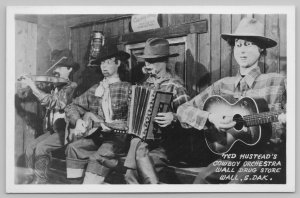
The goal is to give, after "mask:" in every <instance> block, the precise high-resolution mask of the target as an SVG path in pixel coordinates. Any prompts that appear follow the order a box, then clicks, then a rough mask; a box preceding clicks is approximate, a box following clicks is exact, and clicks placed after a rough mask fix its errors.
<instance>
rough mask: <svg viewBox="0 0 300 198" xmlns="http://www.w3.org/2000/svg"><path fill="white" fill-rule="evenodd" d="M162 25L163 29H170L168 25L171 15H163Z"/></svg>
mask: <svg viewBox="0 0 300 198" xmlns="http://www.w3.org/2000/svg"><path fill="white" fill-rule="evenodd" d="M161 25H162V27H168V25H169V15H168V14H162V15H161Z"/></svg>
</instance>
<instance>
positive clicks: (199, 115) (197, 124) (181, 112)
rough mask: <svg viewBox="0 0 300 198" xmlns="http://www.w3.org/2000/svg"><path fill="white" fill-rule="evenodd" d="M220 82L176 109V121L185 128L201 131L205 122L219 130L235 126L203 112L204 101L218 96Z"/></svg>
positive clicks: (224, 118) (222, 118) (231, 122)
mask: <svg viewBox="0 0 300 198" xmlns="http://www.w3.org/2000/svg"><path fill="white" fill-rule="evenodd" d="M220 82H221V81H218V82H216V83H215V84H213V85H211V86H210V87H208V88H207V89H205V90H204V91H203V92H201V93H200V94H199V95H197V96H196V97H195V98H193V99H192V100H191V101H189V102H186V103H184V104H183V105H181V106H179V107H178V109H177V115H178V119H179V121H180V123H181V125H182V126H183V127H185V128H190V127H194V128H196V129H198V130H202V129H203V128H204V127H205V125H206V123H207V122H210V123H212V124H214V125H215V127H216V128H217V129H219V130H226V129H228V128H231V127H233V126H234V125H235V122H234V121H232V120H231V119H229V118H228V117H224V116H222V115H219V114H212V113H209V112H207V111H203V107H204V102H205V100H206V99H207V98H208V97H210V96H212V95H220Z"/></svg>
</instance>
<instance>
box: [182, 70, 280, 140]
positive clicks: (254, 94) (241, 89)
mask: <svg viewBox="0 0 300 198" xmlns="http://www.w3.org/2000/svg"><path fill="white" fill-rule="evenodd" d="M212 95H219V96H223V97H224V98H232V99H234V100H238V99H239V98H241V97H244V96H248V97H251V98H263V99H265V100H266V102H267V103H268V106H269V109H270V111H277V112H281V111H282V112H284V111H285V108H286V78H285V77H284V76H281V75H280V74H277V73H268V74H261V72H260V69H259V68H258V67H256V68H254V69H252V70H251V71H250V72H249V73H248V74H247V75H246V76H244V78H243V77H242V76H241V75H240V74H239V73H238V74H237V75H236V76H234V77H226V78H223V79H220V80H219V81H217V82H215V83H214V84H213V85H211V86H210V87H208V88H207V89H206V90H204V91H203V92H201V93H200V94H199V95H197V96H196V97H195V98H193V99H192V100H191V101H189V102H187V103H185V104H183V105H181V106H180V107H179V108H178V110H177V114H178V119H179V121H180V123H181V124H182V126H183V127H185V128H189V127H194V128H196V129H198V130H201V129H203V128H204V126H205V124H206V121H207V118H208V114H209V113H208V112H206V111H203V110H202V109H203V106H204V102H205V100H206V99H207V98H208V97H210V96H212ZM272 127H273V130H272V137H271V139H270V141H271V142H273V143H278V142H281V138H282V134H284V133H285V128H284V127H283V126H282V125H281V124H280V123H276V122H275V123H272Z"/></svg>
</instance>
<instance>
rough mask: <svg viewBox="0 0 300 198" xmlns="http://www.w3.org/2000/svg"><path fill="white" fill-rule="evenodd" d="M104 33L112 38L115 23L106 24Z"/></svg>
mask: <svg viewBox="0 0 300 198" xmlns="http://www.w3.org/2000/svg"><path fill="white" fill-rule="evenodd" d="M103 32H104V35H106V36H112V35H113V33H114V23H113V22H104V26H103Z"/></svg>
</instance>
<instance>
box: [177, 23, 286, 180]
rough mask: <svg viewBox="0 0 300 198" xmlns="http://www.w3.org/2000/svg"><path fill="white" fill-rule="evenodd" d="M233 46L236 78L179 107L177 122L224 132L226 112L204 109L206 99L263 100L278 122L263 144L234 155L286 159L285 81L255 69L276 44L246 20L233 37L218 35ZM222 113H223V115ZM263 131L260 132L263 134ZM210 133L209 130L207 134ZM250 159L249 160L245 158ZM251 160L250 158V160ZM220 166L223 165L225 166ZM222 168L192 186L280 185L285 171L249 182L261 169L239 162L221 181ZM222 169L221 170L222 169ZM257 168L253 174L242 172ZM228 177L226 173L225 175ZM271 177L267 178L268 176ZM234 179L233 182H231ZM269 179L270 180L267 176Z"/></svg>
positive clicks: (228, 121) (228, 123)
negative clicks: (263, 179)
mask: <svg viewBox="0 0 300 198" xmlns="http://www.w3.org/2000/svg"><path fill="white" fill-rule="evenodd" d="M221 37H222V39H224V40H226V41H227V42H228V44H229V45H230V46H232V47H233V53H234V58H235V60H236V61H237V63H238V65H239V71H238V73H237V74H236V76H233V77H225V78H222V79H220V80H219V81H217V82H215V83H214V84H212V85H211V86H210V87H208V88H207V89H205V90H204V91H203V92H201V93H200V94H199V95H197V96H196V97H194V98H193V99H192V100H191V101H189V102H187V103H185V104H183V105H181V106H179V107H178V110H177V115H178V120H179V121H180V123H181V124H182V126H183V127H187V128H188V127H193V128H195V129H198V130H199V132H203V131H202V130H203V129H205V127H206V126H209V125H213V126H214V127H215V128H216V129H217V130H219V131H224V132H225V131H226V130H228V129H231V128H232V127H234V126H235V124H236V121H233V118H232V116H229V115H228V116H226V113H229V112H220V113H210V112H208V111H205V110H203V108H204V103H205V101H206V99H207V98H208V97H210V96H212V95H218V96H222V97H224V98H232V99H234V101H237V100H239V99H240V98H242V97H246V96H247V97H251V98H254V99H255V98H257V99H264V100H265V101H266V103H267V105H268V108H269V110H270V111H274V112H281V113H282V114H280V116H279V122H274V123H272V134H271V137H270V138H268V140H267V141H266V142H259V144H257V145H255V146H252V147H247V148H246V147H242V148H244V149H241V148H240V147H239V149H235V150H234V152H232V151H230V152H232V153H235V154H236V156H239V154H243V153H248V154H274V156H277V159H276V161H277V160H278V161H280V160H281V162H284V160H285V114H284V112H285V109H286V78H285V77H284V76H282V75H281V74H277V73H266V74H262V73H261V71H260V68H259V67H258V61H259V59H260V57H262V56H265V55H266V49H267V48H271V47H274V46H276V45H277V42H276V41H274V40H273V39H271V38H267V37H265V36H264V26H263V24H262V23H260V22H259V21H258V20H256V19H254V18H250V17H245V18H243V19H242V20H241V22H240V23H239V25H238V27H237V29H236V30H235V32H234V33H233V34H224V33H223V34H221ZM224 113H225V114H224ZM264 132H266V131H262V133H264ZM208 133H209V131H208ZM230 160H231V159H224V158H222V159H218V162H219V161H220V164H221V163H223V162H224V163H226V162H228V161H230ZM248 160H249V159H248ZM250 160H251V159H250ZM224 163H223V164H224ZM220 168H222V166H221V165H216V164H214V162H212V163H211V164H209V165H208V166H207V167H205V168H203V169H202V170H201V172H200V173H199V175H198V176H197V177H196V179H195V181H194V183H200V184H208V183H212V184H217V183H251V182H252V183H281V182H284V181H285V176H284V170H282V171H281V173H275V174H274V175H273V176H272V177H273V178H272V179H271V180H268V181H258V180H255V179H253V180H250V179H248V180H247V178H251V177H252V176H253V174H258V173H259V171H260V170H261V168H262V166H259V165H256V166H247V164H243V163H240V166H238V167H235V169H234V172H233V173H230V174H229V175H230V176H232V177H231V179H225V180H222V177H221V175H222V174H224V172H223V173H222V172H220V171H218V170H220ZM223 168H224V167H223ZM254 168H255V169H256V170H257V172H256V173H253V172H251V173H249V172H245V170H248V169H249V170H250V169H254ZM227 174H228V173H227ZM269 176H270V175H269ZM232 178H234V179H232ZM270 178H271V177H270Z"/></svg>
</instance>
